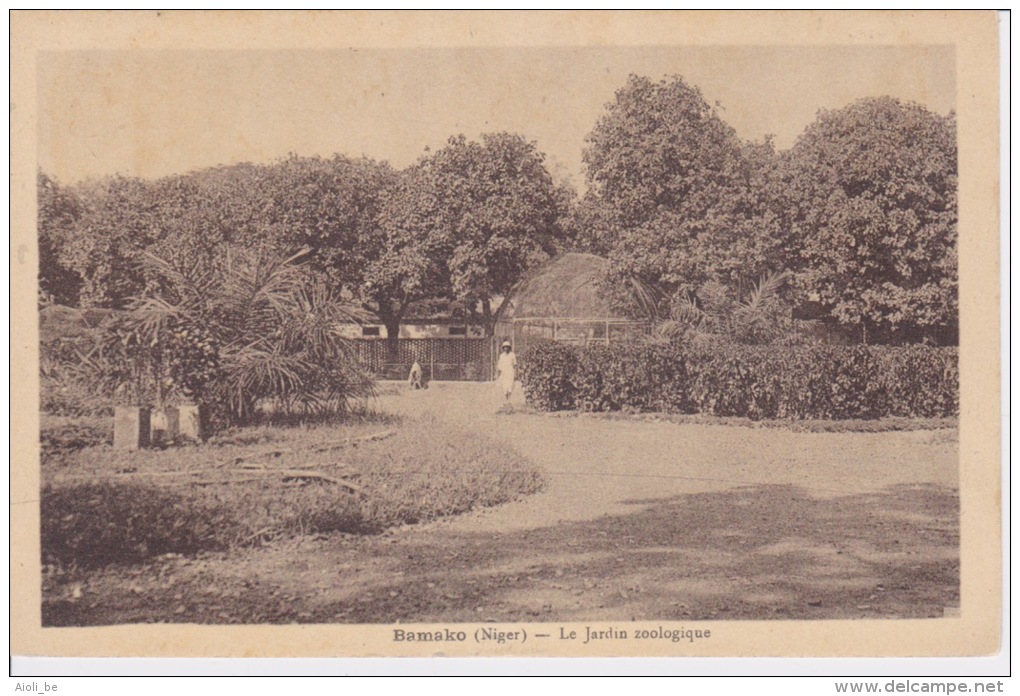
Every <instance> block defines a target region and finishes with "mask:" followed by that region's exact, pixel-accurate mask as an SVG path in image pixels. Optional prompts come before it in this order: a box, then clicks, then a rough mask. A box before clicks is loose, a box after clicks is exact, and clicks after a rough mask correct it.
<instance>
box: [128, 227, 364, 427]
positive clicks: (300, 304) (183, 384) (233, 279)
mask: <svg viewBox="0 0 1020 696" xmlns="http://www.w3.org/2000/svg"><path fill="white" fill-rule="evenodd" d="M305 253H306V252H299V253H298V254H295V255H293V256H291V257H289V258H280V257H276V256H271V255H268V254H265V253H258V252H249V251H246V250H242V249H237V248H231V247H227V248H225V249H223V250H221V258H220V259H218V260H217V263H215V264H213V265H204V264H201V263H195V264H191V265H187V266H183V267H181V266H176V265H175V264H173V263H170V262H168V261H166V260H163V259H160V258H158V257H155V256H151V255H147V256H146V257H145V263H146V266H147V272H148V275H149V276H150V277H151V278H153V279H154V282H153V283H152V284H151V287H152V288H153V289H152V290H151V291H150V293H149V294H148V295H147V296H146V297H143V298H140V299H139V300H137V302H136V303H135V306H134V308H133V310H132V312H131V315H130V317H129V319H128V321H127V326H126V329H127V331H126V333H125V334H124V335H123V336H122V341H123V342H124V343H125V344H126V345H129V346H139V347H141V348H143V349H144V348H147V349H148V350H147V351H146V352H144V354H143V356H142V360H141V361H140V362H141V363H142V364H141V366H140V367H139V369H140V370H144V371H147V372H149V373H151V374H155V375H156V376H157V379H156V386H157V390H158V396H157V401H158V402H159V401H162V400H164V398H165V396H166V395H174V396H178V397H184V398H188V399H192V400H195V401H197V402H199V403H208V404H212V405H215V406H218V407H219V408H221V409H223V410H224V411H225V412H224V414H223V415H225V416H227V417H228V418H229V419H231V420H233V421H235V422H246V421H249V420H250V419H251V418H252V417H253V416H254V415H255V409H256V407H257V406H258V405H259V404H260V403H264V402H268V405H269V406H270V407H271V408H272V410H273V411H274V412H277V413H281V414H284V415H286V414H290V413H294V412H301V413H322V412H342V411H344V410H345V409H346V405H347V401H348V399H350V398H352V397H362V396H366V395H368V394H370V393H371V388H372V382H371V379H370V378H369V377H368V376H367V375H365V374H364V373H363V372H362V371H361V369H360V368H359V367H357V366H356V365H355V363H354V361H353V359H352V358H351V356H350V347H349V345H348V341H347V340H346V339H344V338H343V337H342V336H341V335H340V333H339V331H338V328H337V327H338V325H339V324H340V323H342V322H350V321H359V320H360V319H361V318H362V314H361V312H360V310H359V309H358V308H357V307H354V306H351V305H350V304H348V303H346V302H344V301H343V300H342V299H341V298H340V297H339V296H338V294H337V292H336V291H335V290H334V289H333V288H329V287H327V286H326V285H325V283H324V282H323V280H322V279H321V277H319V276H317V275H315V274H312V273H310V272H309V270H308V269H307V268H305V267H303V266H301V265H299V264H298V263H297V262H298V260H299V259H300V258H301V257H302V256H304V255H305ZM138 362H139V361H136V364H137V363H138Z"/></svg>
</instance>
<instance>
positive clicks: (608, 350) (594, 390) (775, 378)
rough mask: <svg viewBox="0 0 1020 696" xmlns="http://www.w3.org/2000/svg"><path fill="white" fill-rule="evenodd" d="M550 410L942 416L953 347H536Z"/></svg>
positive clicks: (543, 404) (953, 392) (527, 386)
mask: <svg viewBox="0 0 1020 696" xmlns="http://www.w3.org/2000/svg"><path fill="white" fill-rule="evenodd" d="M521 364H522V368H523V369H522V370H521V380H522V383H523V385H524V390H525V394H526V395H527V399H528V402H529V404H530V405H531V406H533V407H534V408H537V409H540V410H544V411H555V410H575V409H576V410H579V411H590V412H605V411H634V412H650V411H658V412H665V413H682V414H683V413H686V414H696V413H700V414H706V415H711V416H722V417H738V418H750V419H752V420H761V419H797V420H802V419H824V420H847V419H874V418H884V417H888V416H897V417H907V418H942V417H948V416H954V415H957V414H958V412H959V371H958V368H957V351H956V349H955V348H934V347H929V346H907V347H890V346H830V345H812V346H795V347H787V346H784V347H782V348H778V349H777V348H773V347H767V346H742V345H723V346H719V345H716V346H712V347H697V346H693V345H688V344H679V343H671V344H646V345H633V344H630V345H617V346H602V345H597V346H588V347H585V348H579V347H575V346H570V345H565V344H557V343H550V342H546V343H540V344H536V345H534V346H531V347H529V348H528V349H527V350H526V351H524V352H523V354H522V356H521Z"/></svg>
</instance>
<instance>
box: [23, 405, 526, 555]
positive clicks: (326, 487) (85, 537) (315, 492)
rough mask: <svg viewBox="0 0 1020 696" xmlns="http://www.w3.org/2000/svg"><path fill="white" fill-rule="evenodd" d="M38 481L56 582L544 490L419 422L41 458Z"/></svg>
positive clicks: (385, 523)
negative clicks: (89, 571) (60, 577)
mask: <svg viewBox="0 0 1020 696" xmlns="http://www.w3.org/2000/svg"><path fill="white" fill-rule="evenodd" d="M64 427H65V428H66V425H65V426H64ZM43 439H44V441H45V440H46V439H47V436H46V435H44V438H43ZM42 479H43V490H42V511H41V512H42V520H43V526H42V552H43V560H44V563H46V564H49V565H51V566H53V567H60V568H68V567H75V566H78V567H98V566H104V565H109V564H113V563H134V562H139V561H142V560H144V559H146V558H149V557H152V556H156V555H160V554H167V553H184V554H194V553H197V552H199V551H206V550H223V549H229V548H233V547H237V546H244V545H252V544H256V543H259V542H261V541H265V540H267V539H272V538H279V537H285V536H296V535H302V534H315V533H331V532H347V533H356V534H371V533H377V532H379V531H382V530H384V529H386V528H389V527H394V526H398V525H402V524H413V523H418V522H425V521H429V520H434V519H437V518H440V517H444V516H448V515H455V514H458V513H462V512H465V511H468V510H471V509H473V508H479V507H487V506H493V505H499V504H501V503H505V502H509V501H511V500H514V499H516V498H519V497H521V496H525V495H528V494H530V493H534V492H536V491H537V490H539V489H540V488H541V486H542V479H541V476H540V475H539V473H538V472H537V471H536V470H535V469H534V467H532V466H531V464H530V463H529V462H528V461H527V460H526V459H524V458H523V457H522V456H520V455H519V454H517V453H516V452H514V451H512V450H509V449H507V448H506V447H502V446H498V445H496V444H494V443H492V442H490V441H488V440H485V439H484V438H480V437H478V436H477V435H475V434H472V433H467V432H463V431H460V430H457V429H453V428H450V427H448V426H443V425H440V424H438V423H436V422H432V421H430V420H424V421H421V420H417V421H407V422H405V423H402V424H400V425H398V426H396V427H393V425H392V422H391V423H389V424H382V425H381V424H379V423H371V422H365V423H360V424H353V425H347V426H317V427H305V428H274V427H268V426H264V427H261V428H248V429H239V430H236V431H234V432H232V433H230V434H228V435H226V436H219V437H217V438H215V439H214V440H212V441H210V442H209V443H207V444H205V445H199V446H192V447H181V448H171V449H167V450H143V451H117V450H113V449H112V448H111V447H110V446H109V445H105V444H101V445H94V446H89V447H85V448H82V449H77V450H70V449H66V448H62V449H60V450H59V453H57V452H55V451H54V450H53V449H52V448H51V449H48V450H44V456H43V466H42Z"/></svg>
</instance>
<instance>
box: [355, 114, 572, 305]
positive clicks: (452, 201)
mask: <svg viewBox="0 0 1020 696" xmlns="http://www.w3.org/2000/svg"><path fill="white" fill-rule="evenodd" d="M566 201H567V196H566V194H565V193H564V192H563V191H561V190H560V189H559V188H557V186H556V185H555V184H554V183H553V180H552V178H551V177H550V175H549V173H548V172H547V171H546V168H545V163H544V156H543V155H542V154H541V153H540V152H539V151H538V150H537V148H536V147H535V144H534V143H530V142H528V141H526V140H525V139H524V138H523V137H521V136H519V135H511V134H508V133H495V134H486V135H483V136H482V139H481V142H473V141H469V140H467V139H466V138H465V137H464V136H459V137H455V138H450V140H449V142H448V143H447V145H446V147H444V148H443V149H441V150H439V151H437V152H435V153H432V154H429V155H426V156H424V157H422V158H421V160H419V162H418V163H417V164H416V165H415V166H413V167H411V168H410V169H409V170H408V171H407V172H405V174H404V176H403V177H402V179H401V183H400V185H399V186H398V187H397V188H396V190H395V191H394V193H393V195H392V196H391V197H390V198H389V200H388V202H387V204H386V206H385V207H384V209H383V212H382V216H381V218H380V220H381V225H382V228H383V230H384V233H385V235H386V245H385V246H386V248H385V252H384V253H383V254H382V255H381V256H380V258H379V260H378V261H377V262H376V263H374V264H372V265H371V266H370V267H369V271H368V278H369V281H368V283H369V290H370V291H371V293H373V294H374V298H375V301H376V303H377V304H378V306H379V307H380V310H381V312H380V313H381V315H383V318H384V319H387V320H388V321H390V322H396V321H399V318H400V316H402V314H403V311H404V310H406V307H407V305H408V304H409V303H410V302H411V301H413V300H417V299H422V298H425V297H428V296H432V295H447V296H449V297H451V298H452V299H457V300H461V301H464V302H466V303H467V304H469V306H472V307H473V306H475V305H476V304H477V303H481V305H482V308H483V309H482V311H483V316H484V319H485V320H486V321H487V322H488V321H490V320H491V317H492V315H491V308H490V303H491V300H492V298H493V297H495V296H497V295H503V294H505V293H506V292H507V291H508V290H509V289H510V287H511V286H512V285H513V284H514V283H515V282H516V281H517V279H518V278H519V277H520V276H521V274H522V273H523V272H524V270H525V269H526V268H528V267H529V266H531V265H533V264H534V263H535V262H536V261H539V260H541V259H543V258H545V257H546V256H548V255H549V254H552V253H554V252H555V251H556V249H557V243H558V241H559V239H560V238H561V237H562V231H561V228H560V226H559V220H560V217H561V216H562V215H563V214H564V213H565V206H566Z"/></svg>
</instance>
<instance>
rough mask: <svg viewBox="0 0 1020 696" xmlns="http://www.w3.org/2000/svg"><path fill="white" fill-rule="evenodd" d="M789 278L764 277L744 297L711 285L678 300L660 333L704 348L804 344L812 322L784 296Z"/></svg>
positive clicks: (771, 274) (773, 275)
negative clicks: (798, 314) (795, 314)
mask: <svg viewBox="0 0 1020 696" xmlns="http://www.w3.org/2000/svg"><path fill="white" fill-rule="evenodd" d="M787 278H788V274H787V273H770V274H768V275H763V276H762V277H761V278H759V279H758V281H757V282H756V283H752V284H751V286H750V288H748V289H747V290H746V291H744V292H743V293H742V294H741V293H739V291H738V292H736V293H735V292H733V291H732V290H731V289H730V288H727V287H726V286H724V285H723V284H722V283H719V282H717V281H708V282H707V283H705V284H703V285H702V286H701V287H700V288H698V292H697V293H696V295H695V296H694V297H693V298H692V297H691V296H690V295H686V294H683V295H680V296H679V297H678V298H674V299H673V301H672V304H671V307H670V316H669V318H668V319H665V320H662V321H660V322H659V323H658V325H657V327H656V328H657V331H658V333H659V334H660V335H661V336H664V337H666V338H669V339H673V340H687V341H691V342H693V343H695V344H700V345H709V344H712V343H719V342H730V343H741V344H746V345H768V344H779V343H782V344H792V343H800V342H804V341H805V340H806V338H807V336H808V335H809V332H810V329H811V326H812V323H811V322H807V321H800V320H796V319H794V318H793V314H792V308H791V306H790V305H789V304H788V303H787V302H785V301H784V300H783V298H782V296H781V294H780V291H781V290H782V288H783V286H784V285H785V283H786V280H787Z"/></svg>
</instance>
